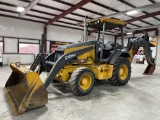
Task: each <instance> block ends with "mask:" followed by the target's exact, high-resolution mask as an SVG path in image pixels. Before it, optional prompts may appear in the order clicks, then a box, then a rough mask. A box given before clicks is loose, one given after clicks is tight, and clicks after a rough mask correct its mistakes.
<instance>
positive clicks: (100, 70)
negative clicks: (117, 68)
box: [56, 64, 113, 82]
mask: <svg viewBox="0 0 160 120" xmlns="http://www.w3.org/2000/svg"><path fill="white" fill-rule="evenodd" d="M79 67H88V68H90V69H91V70H92V71H93V73H94V75H95V78H96V79H98V80H104V79H107V78H111V77H112V72H113V65H108V64H90V65H87V64H77V65H75V66H72V65H66V66H65V67H64V68H63V69H61V70H60V72H59V73H58V74H57V75H56V79H57V80H59V81H61V82H66V81H68V80H69V79H70V75H71V74H72V73H73V71H74V70H75V69H77V68H79Z"/></svg>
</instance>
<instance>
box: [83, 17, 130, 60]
mask: <svg viewBox="0 0 160 120" xmlns="http://www.w3.org/2000/svg"><path fill="white" fill-rule="evenodd" d="M126 25H127V23H126V22H124V21H122V20H119V19H115V18H98V19H93V20H89V21H87V22H86V27H87V28H93V29H94V30H96V31H98V37H97V41H98V42H97V43H98V44H97V45H96V47H98V48H99V49H96V50H99V54H98V55H97V57H98V59H99V61H105V59H107V58H108V57H109V56H110V55H111V53H112V52H113V51H114V50H116V49H123V48H124V41H123V27H124V26H126ZM115 28H118V29H120V30H121V47H120V48H119V47H117V44H118V43H116V41H111V40H108V41H107V42H106V43H105V42H104V38H105V32H106V31H110V30H113V29H115ZM85 30H87V29H85ZM101 34H102V35H101ZM96 52H97V51H96Z"/></svg>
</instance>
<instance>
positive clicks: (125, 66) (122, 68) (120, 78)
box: [109, 58, 131, 86]
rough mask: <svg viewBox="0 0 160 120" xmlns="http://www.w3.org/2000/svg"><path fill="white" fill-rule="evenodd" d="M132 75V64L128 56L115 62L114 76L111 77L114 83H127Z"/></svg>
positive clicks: (118, 84) (120, 84)
mask: <svg viewBox="0 0 160 120" xmlns="http://www.w3.org/2000/svg"><path fill="white" fill-rule="evenodd" d="M130 77H131V64H130V62H129V61H128V60H127V58H119V59H117V61H116V62H115V64H114V68H113V74H112V78H111V79H109V81H110V83H111V84H112V85H116V86H122V85H126V84H127V83H128V81H129V80H130Z"/></svg>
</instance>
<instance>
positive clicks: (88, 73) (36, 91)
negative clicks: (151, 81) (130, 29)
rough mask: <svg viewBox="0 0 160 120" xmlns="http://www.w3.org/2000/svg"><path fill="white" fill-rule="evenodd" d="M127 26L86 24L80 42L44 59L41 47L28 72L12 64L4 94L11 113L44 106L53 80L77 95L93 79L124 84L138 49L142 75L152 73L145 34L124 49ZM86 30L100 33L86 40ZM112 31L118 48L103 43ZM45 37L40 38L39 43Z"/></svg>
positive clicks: (108, 21) (85, 91)
mask: <svg viewBox="0 0 160 120" xmlns="http://www.w3.org/2000/svg"><path fill="white" fill-rule="evenodd" d="M126 25H127V23H126V22H124V21H122V20H118V19H114V18H100V19H94V20H90V21H87V22H86V25H85V29H84V33H85V35H84V41H83V42H79V43H74V44H69V45H63V46H58V47H57V48H56V50H55V53H52V54H50V55H48V56H47V57H44V54H43V44H41V50H40V53H39V54H38V55H37V58H36V59H35V61H34V62H33V64H32V65H31V67H30V69H27V68H26V67H25V66H22V65H20V64H18V63H15V64H11V65H10V67H11V69H12V70H13V71H12V74H11V75H10V77H9V79H8V81H7V82H6V85H5V87H4V91H5V93H6V96H7V98H8V102H9V103H10V106H11V109H12V110H13V113H14V114H15V115H18V114H21V113H24V112H25V111H28V110H31V109H35V108H37V107H40V106H43V105H45V104H46V103H47V102H48V93H47V87H48V86H49V85H50V84H51V82H52V81H58V82H60V83H66V82H67V83H69V85H70V89H71V90H72V91H73V93H74V94H75V95H77V96H83V95H87V94H89V93H90V92H91V91H92V89H93V86H94V82H95V80H106V79H108V80H109V81H110V82H111V84H113V85H116V86H123V85H125V84H127V83H128V81H129V79H130V76H131V62H132V59H133V57H134V55H135V54H136V53H137V51H138V48H139V47H140V46H143V47H144V50H145V55H146V58H147V61H148V67H147V68H146V70H145V72H144V74H152V73H153V72H154V69H155V60H154V59H152V56H151V54H150V47H149V37H148V34H147V33H145V34H143V35H142V36H141V37H138V38H136V39H134V40H131V41H130V42H129V43H128V45H127V47H124V41H123V27H124V26H126ZM88 28H94V29H96V30H98V31H99V32H98V37H97V40H94V41H87V29H88ZM114 28H119V29H120V30H121V45H120V46H119V47H118V46H116V44H115V43H113V42H112V41H110V42H108V43H107V44H105V43H104V36H105V31H106V30H108V29H114ZM101 33H102V34H101ZM44 38H45V36H44V35H42V41H43V40H44ZM41 43H43V42H41ZM42 72H48V75H47V78H46V80H45V82H44V83H42V81H41V79H40V77H39V75H40V74H41V73H42Z"/></svg>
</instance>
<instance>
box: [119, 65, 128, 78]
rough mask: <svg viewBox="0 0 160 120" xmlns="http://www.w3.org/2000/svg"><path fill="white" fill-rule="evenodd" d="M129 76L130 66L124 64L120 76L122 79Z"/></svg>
mask: <svg viewBox="0 0 160 120" xmlns="http://www.w3.org/2000/svg"><path fill="white" fill-rule="evenodd" d="M127 76H128V66H127V65H125V64H123V65H122V66H121V67H120V69H119V77H120V79H121V80H125V79H126V78H127Z"/></svg>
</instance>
